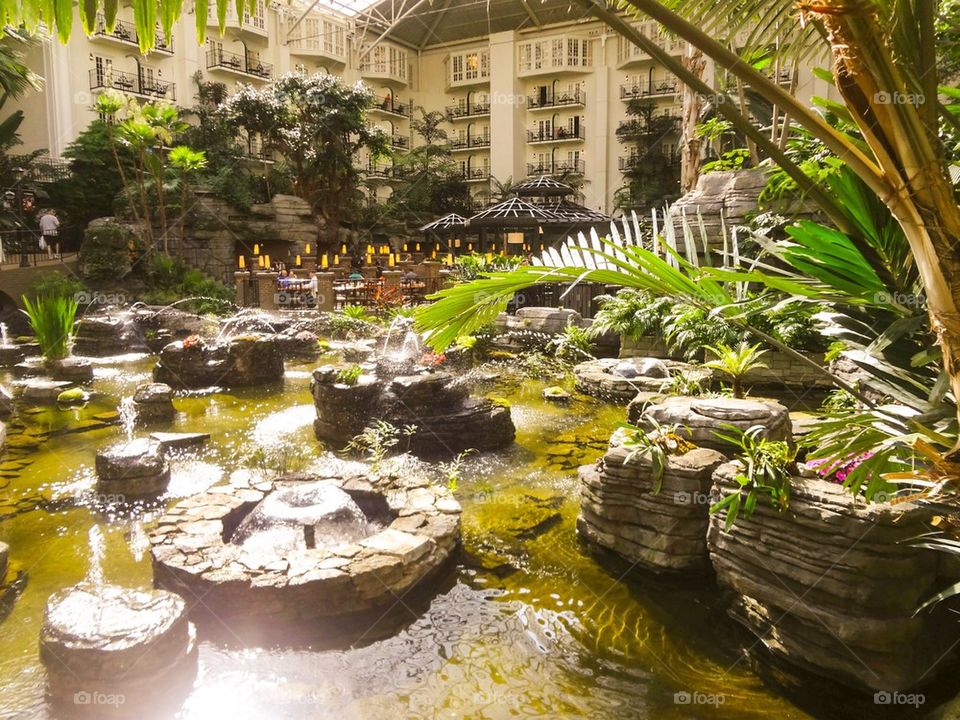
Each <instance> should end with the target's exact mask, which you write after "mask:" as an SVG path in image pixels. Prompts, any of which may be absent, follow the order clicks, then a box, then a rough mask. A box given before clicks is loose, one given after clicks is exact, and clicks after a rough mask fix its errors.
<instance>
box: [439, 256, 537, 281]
mask: <svg viewBox="0 0 960 720" xmlns="http://www.w3.org/2000/svg"><path fill="white" fill-rule="evenodd" d="M522 262H523V258H521V257H518V256H515V255H493V256H491V257H490V258H489V259H488V258H487V256H486V255H481V254H480V253H475V252H474V253H470V254H469V255H459V256H457V258H456V259H455V260H454V267H453V271H454V276H455V277H456V279H457V281H459V282H469V281H470V280H476V279H477V278H479V277H483V276H484V275H486V274H488V273H493V272H503V271H506V270H512V269H514V268H516V267H519V266H520V264H521V263H522Z"/></svg>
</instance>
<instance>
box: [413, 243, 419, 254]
mask: <svg viewBox="0 0 960 720" xmlns="http://www.w3.org/2000/svg"><path fill="white" fill-rule="evenodd" d="M414 250H416V251H417V252H420V243H417V244H416V245H415V246H414Z"/></svg>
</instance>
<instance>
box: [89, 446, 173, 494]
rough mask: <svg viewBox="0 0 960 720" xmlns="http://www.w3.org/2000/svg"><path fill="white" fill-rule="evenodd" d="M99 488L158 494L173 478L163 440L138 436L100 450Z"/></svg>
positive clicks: (130, 492)
mask: <svg viewBox="0 0 960 720" xmlns="http://www.w3.org/2000/svg"><path fill="white" fill-rule="evenodd" d="M96 469H97V478H98V480H99V482H98V489H99V490H100V491H101V492H102V493H104V494H109V495H120V496H130V497H139V496H145V495H158V494H160V493H163V492H164V491H165V490H166V489H167V485H168V484H169V482H170V467H169V466H168V465H167V461H166V459H165V458H164V457H163V454H162V452H161V447H160V443H158V442H156V441H155V440H151V439H146V438H138V439H136V440H133V441H131V442H125V443H121V444H119V445H114V446H113V447H110V448H107V449H106V450H101V451H100V452H98V453H97V458H96Z"/></svg>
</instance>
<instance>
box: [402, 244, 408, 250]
mask: <svg viewBox="0 0 960 720" xmlns="http://www.w3.org/2000/svg"><path fill="white" fill-rule="evenodd" d="M403 251H404V252H407V244H406V243H404V244H403Z"/></svg>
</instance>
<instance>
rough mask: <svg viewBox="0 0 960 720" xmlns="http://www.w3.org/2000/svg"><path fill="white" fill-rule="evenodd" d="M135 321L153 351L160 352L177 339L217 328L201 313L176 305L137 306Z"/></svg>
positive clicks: (139, 331) (134, 311) (134, 315)
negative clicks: (212, 326)
mask: <svg viewBox="0 0 960 720" xmlns="http://www.w3.org/2000/svg"><path fill="white" fill-rule="evenodd" d="M133 322H134V323H135V324H136V327H137V330H138V333H139V334H140V335H141V336H142V337H143V339H144V342H145V343H146V345H147V347H148V348H149V349H150V351H151V352H160V351H161V350H163V348H165V347H166V346H167V345H169V344H170V343H171V342H174V341H176V340H184V339H186V338H188V337H193V336H194V335H202V334H203V333H204V332H205V331H206V330H208V329H214V330H215V327H214V328H211V327H210V323H208V322H207V321H206V320H204V318H203V317H201V316H200V315H197V314H196V313H189V312H185V311H183V310H178V309H177V308H174V307H150V306H137V307H136V308H135V309H134V310H133Z"/></svg>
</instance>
